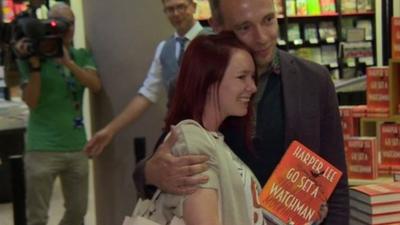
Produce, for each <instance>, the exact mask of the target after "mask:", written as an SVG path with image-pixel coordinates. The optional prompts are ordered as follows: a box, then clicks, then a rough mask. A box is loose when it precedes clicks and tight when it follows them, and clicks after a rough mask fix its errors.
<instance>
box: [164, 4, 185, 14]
mask: <svg viewBox="0 0 400 225" xmlns="http://www.w3.org/2000/svg"><path fill="white" fill-rule="evenodd" d="M187 8H188V5H187V4H179V5H175V6H169V7H165V8H164V13H165V14H167V15H172V14H174V12H175V11H176V12H177V13H183V12H185V11H186V9H187Z"/></svg>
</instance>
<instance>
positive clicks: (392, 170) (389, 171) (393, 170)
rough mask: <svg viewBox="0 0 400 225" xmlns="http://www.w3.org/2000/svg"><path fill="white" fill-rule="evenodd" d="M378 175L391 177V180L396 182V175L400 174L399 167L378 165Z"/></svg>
mask: <svg viewBox="0 0 400 225" xmlns="http://www.w3.org/2000/svg"><path fill="white" fill-rule="evenodd" d="M378 172H379V175H385V176H386V175H393V180H394V181H396V179H395V178H396V176H395V175H396V174H397V173H400V166H399V165H387V164H379V168H378Z"/></svg>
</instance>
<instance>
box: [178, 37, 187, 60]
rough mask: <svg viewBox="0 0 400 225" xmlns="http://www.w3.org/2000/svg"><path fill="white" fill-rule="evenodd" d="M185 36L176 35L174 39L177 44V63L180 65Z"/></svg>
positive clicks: (185, 40)
mask: <svg viewBox="0 0 400 225" xmlns="http://www.w3.org/2000/svg"><path fill="white" fill-rule="evenodd" d="M187 40H188V39H187V38H185V37H177V38H176V41H177V42H178V44H179V55H178V65H181V62H182V58H183V54H184V52H185V44H186V42H187Z"/></svg>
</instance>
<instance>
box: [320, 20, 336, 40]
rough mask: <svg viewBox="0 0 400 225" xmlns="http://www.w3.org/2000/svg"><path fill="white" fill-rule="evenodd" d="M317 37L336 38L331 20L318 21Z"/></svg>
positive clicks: (324, 38)
mask: <svg viewBox="0 0 400 225" xmlns="http://www.w3.org/2000/svg"><path fill="white" fill-rule="evenodd" d="M318 31H319V38H320V39H321V40H328V39H334V40H336V37H337V35H336V28H335V24H334V23H333V22H332V21H323V22H320V23H319V29H318Z"/></svg>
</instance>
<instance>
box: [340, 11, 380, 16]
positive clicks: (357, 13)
mask: <svg viewBox="0 0 400 225" xmlns="http://www.w3.org/2000/svg"><path fill="white" fill-rule="evenodd" d="M373 15H375V12H352V13H343V14H342V16H373Z"/></svg>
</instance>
